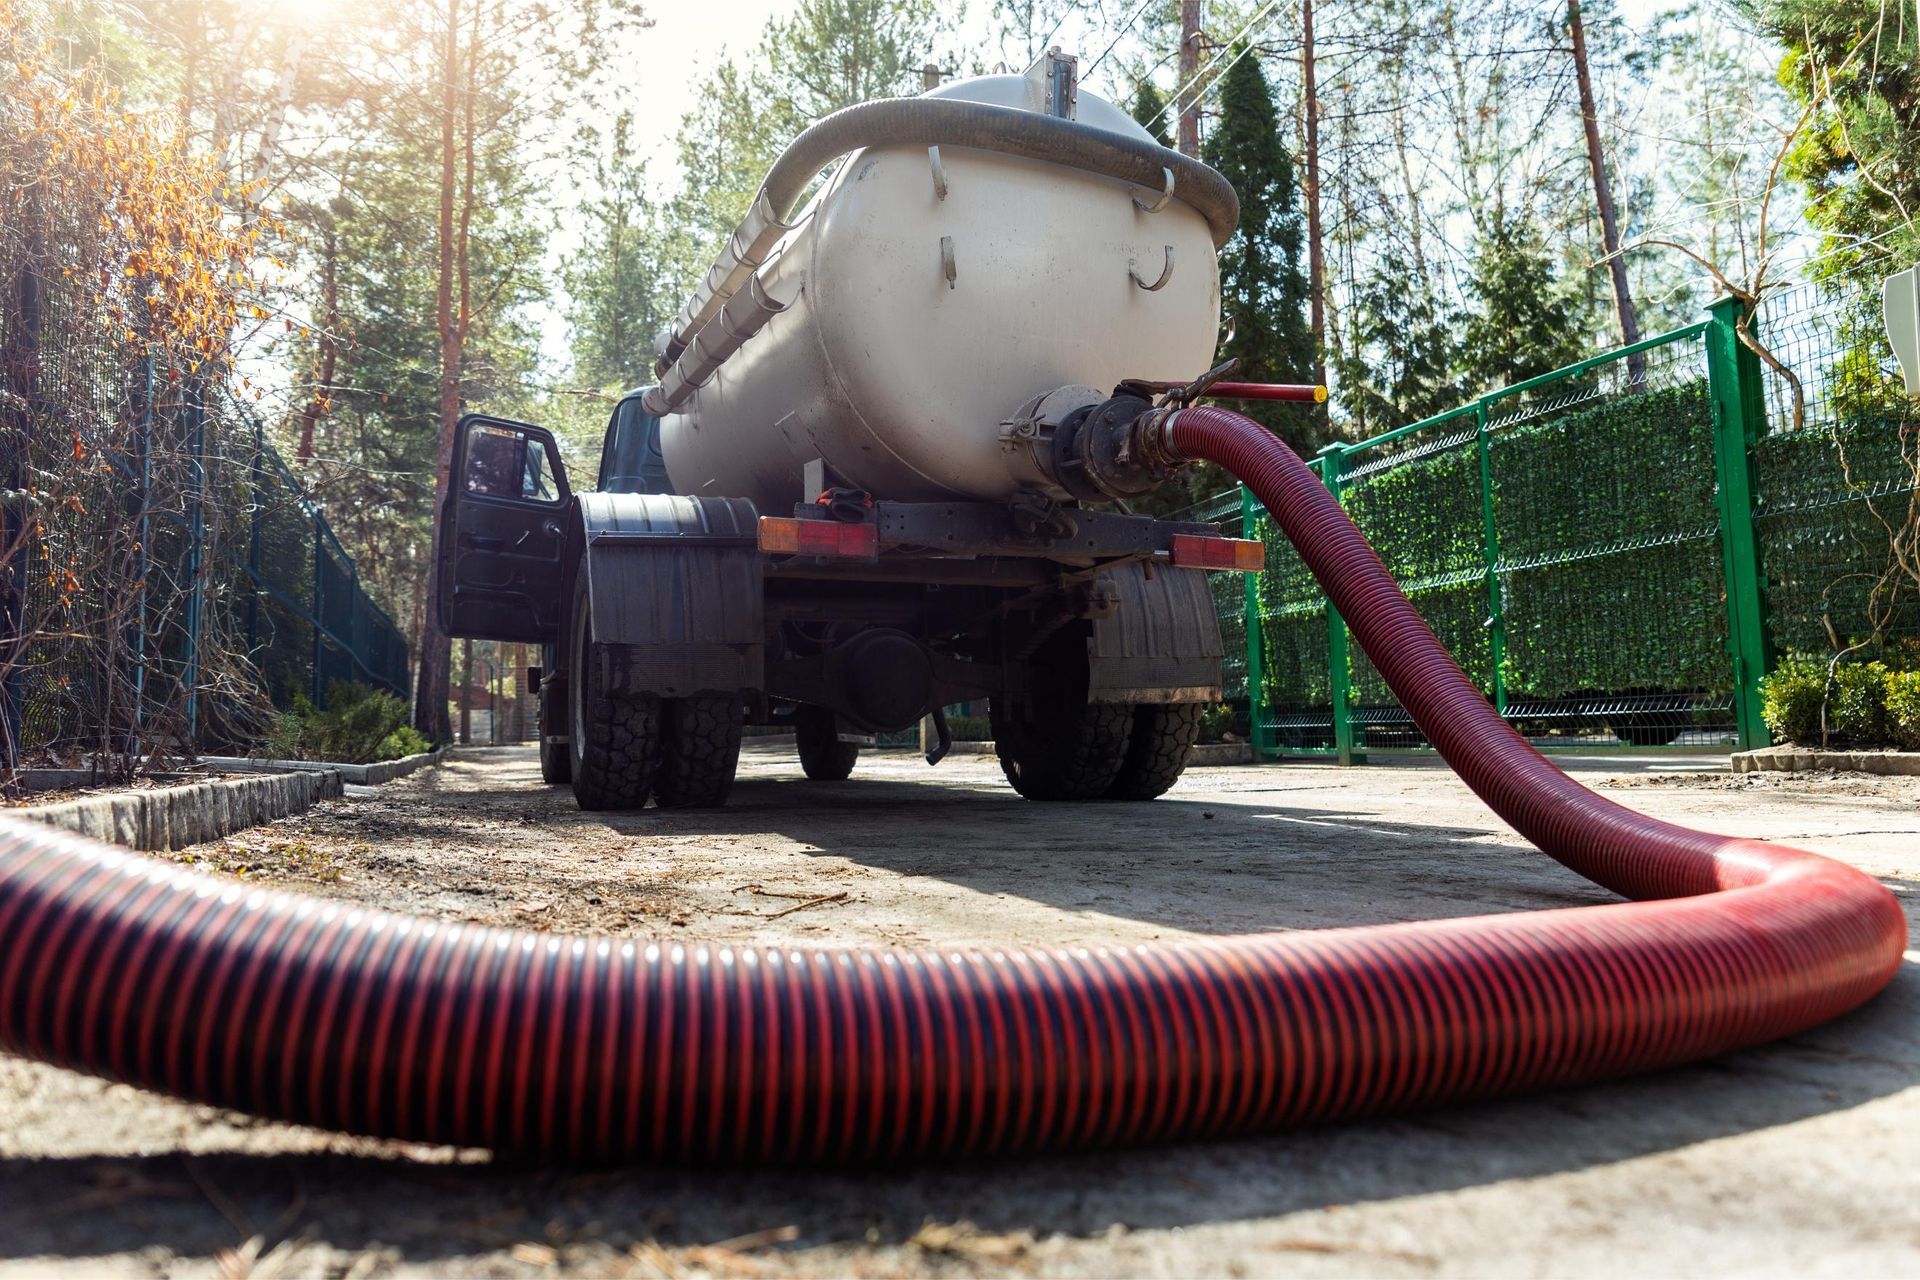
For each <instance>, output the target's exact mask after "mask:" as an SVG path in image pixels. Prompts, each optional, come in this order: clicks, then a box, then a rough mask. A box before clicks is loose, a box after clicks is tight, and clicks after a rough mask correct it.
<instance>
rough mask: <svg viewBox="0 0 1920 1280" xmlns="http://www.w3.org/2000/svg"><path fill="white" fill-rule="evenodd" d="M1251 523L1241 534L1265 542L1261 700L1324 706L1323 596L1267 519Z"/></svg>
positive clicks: (1279, 705) (1327, 693)
mask: <svg viewBox="0 0 1920 1280" xmlns="http://www.w3.org/2000/svg"><path fill="white" fill-rule="evenodd" d="M1252 525H1253V528H1252V531H1251V532H1250V533H1249V534H1248V535H1247V536H1248V537H1252V538H1258V539H1260V540H1261V541H1262V542H1264V543H1266V544H1267V564H1266V568H1264V569H1262V570H1261V572H1260V593H1259V598H1260V604H1261V610H1260V612H1261V619H1260V640H1261V651H1262V655H1263V657H1264V659H1265V661H1266V673H1265V677H1266V678H1265V681H1264V701H1265V704H1266V705H1267V706H1268V707H1269V708H1272V709H1275V710H1285V711H1297V710H1307V709H1313V708H1319V707H1325V706H1328V705H1329V704H1330V703H1331V701H1332V698H1333V693H1332V690H1331V688H1330V686H1329V681H1328V673H1327V612H1326V597H1324V596H1322V595H1321V594H1320V586H1319V584H1318V583H1316V582H1315V581H1314V580H1313V574H1311V573H1310V572H1308V570H1307V566H1306V564H1305V562H1304V561H1302V560H1301V559H1300V556H1299V554H1298V553H1297V552H1295V551H1294V549H1293V544H1292V543H1290V542H1288V541H1287V536H1286V534H1284V533H1282V532H1281V531H1280V528H1279V526H1278V525H1276V524H1274V522H1273V520H1272V519H1271V518H1270V517H1268V516H1266V515H1264V514H1263V515H1259V516H1256V517H1255V518H1254V520H1253V522H1252Z"/></svg>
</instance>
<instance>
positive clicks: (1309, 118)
mask: <svg viewBox="0 0 1920 1280" xmlns="http://www.w3.org/2000/svg"><path fill="white" fill-rule="evenodd" d="M1316 74H1317V71H1316V68H1315V66H1314V55H1313V0H1301V4H1300V91H1301V96H1302V97H1304V98H1305V99H1306V102H1305V115H1306V127H1307V173H1306V181H1305V182H1303V183H1302V184H1301V187H1302V194H1304V195H1305V196H1306V198H1307V298H1308V314H1309V315H1310V317H1311V324H1312V328H1313V376H1314V381H1316V382H1318V383H1320V385H1322V386H1325V385H1326V382H1327V256H1326V249H1325V247H1324V246H1323V245H1322V244H1321V241H1320V95H1319V90H1318V88H1317V87H1316Z"/></svg>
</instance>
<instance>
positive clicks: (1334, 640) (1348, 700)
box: [1320, 444, 1367, 764]
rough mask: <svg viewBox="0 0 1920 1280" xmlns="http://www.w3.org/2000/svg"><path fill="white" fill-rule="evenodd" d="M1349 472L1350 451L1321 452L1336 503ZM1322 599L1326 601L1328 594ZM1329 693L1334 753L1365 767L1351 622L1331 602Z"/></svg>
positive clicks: (1343, 761)
mask: <svg viewBox="0 0 1920 1280" xmlns="http://www.w3.org/2000/svg"><path fill="white" fill-rule="evenodd" d="M1346 469H1347V447H1346V446H1345V445H1342V444H1330V445H1328V446H1327V447H1326V448H1324V449H1322V450H1320V482H1321V483H1322V484H1324V485H1326V486H1327V490H1328V492H1330V493H1332V494H1333V497H1334V500H1335V501H1336V502H1337V501H1339V499H1340V480H1341V477H1342V476H1343V475H1344V474H1345V473H1346ZM1321 596H1322V598H1323V599H1326V593H1325V592H1322V593H1321ZM1327 691H1328V693H1329V694H1330V695H1331V702H1332V707H1331V711H1332V716H1333V752H1334V757H1335V759H1337V760H1338V761H1339V762H1340V763H1341V764H1365V763H1366V762H1367V757H1366V754H1365V748H1366V742H1365V739H1364V738H1361V737H1359V735H1357V734H1356V733H1355V732H1354V725H1353V671H1352V667H1351V665H1350V664H1349V663H1348V661H1347V622H1346V619H1344V618H1342V617H1341V616H1340V611H1339V610H1338V609H1336V608H1334V607H1333V601H1332V600H1331V599H1327Z"/></svg>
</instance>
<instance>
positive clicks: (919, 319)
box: [661, 75, 1220, 514]
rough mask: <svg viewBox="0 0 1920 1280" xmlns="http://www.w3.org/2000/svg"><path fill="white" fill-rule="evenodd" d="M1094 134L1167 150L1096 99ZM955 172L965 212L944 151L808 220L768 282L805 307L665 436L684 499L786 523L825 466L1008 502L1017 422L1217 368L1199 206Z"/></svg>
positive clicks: (922, 152) (1016, 163)
mask: <svg viewBox="0 0 1920 1280" xmlns="http://www.w3.org/2000/svg"><path fill="white" fill-rule="evenodd" d="M1045 91H1046V90H1045V85H1044V84H1043V83H1042V81H1041V80H1040V79H1039V78H1038V77H1030V76H1014V75H999V76H982V77H979V78H976V79H971V80H961V81H956V82H954V83H952V84H948V85H943V86H941V87H940V88H938V89H934V90H932V91H931V92H930V94H929V95H928V96H932V97H951V98H962V99H970V100H973V101H978V102H986V103H992V104H996V105H1000V106H1012V107H1019V108H1022V109H1026V110H1033V111H1039V110H1042V109H1043V102H1044V95H1045ZM1076 118H1077V119H1079V120H1080V121H1081V122H1082V123H1084V124H1088V125H1092V126H1094V127H1097V128H1101V129H1107V130H1111V131H1114V132H1120V133H1127V134H1131V135H1134V136H1136V137H1140V138H1147V137H1148V136H1149V135H1148V134H1147V133H1146V131H1145V130H1143V129H1141V128H1140V126H1139V125H1138V124H1136V123H1135V122H1134V121H1133V119H1132V118H1131V117H1129V116H1128V115H1127V114H1126V113H1125V112H1124V111H1121V110H1120V109H1119V108H1117V107H1115V106H1113V105H1112V104H1110V103H1107V102H1104V101H1102V100H1100V99H1099V98H1096V97H1094V96H1092V95H1091V94H1081V95H1079V98H1078V110H1077V112H1076ZM939 159H940V167H941V168H942V169H943V170H944V184H945V195H944V198H943V197H942V195H941V194H940V193H939V191H938V190H937V184H936V177H935V172H934V165H933V162H932V161H931V160H930V158H929V155H928V152H927V150H926V148H923V147H875V148H869V149H867V150H864V151H858V152H855V153H853V154H852V155H851V156H849V157H847V159H846V160H845V161H844V162H843V163H842V164H841V165H840V167H839V169H838V170H837V171H836V172H835V173H834V174H833V176H832V177H831V178H830V179H829V180H828V181H827V183H826V184H825V185H824V186H823V187H822V189H821V190H820V192H819V193H818V194H817V195H816V196H815V197H814V199H813V200H811V201H810V202H809V203H808V204H807V206H806V207H805V209H804V210H803V211H802V213H801V215H800V217H799V219H798V221H797V222H796V224H795V225H794V227H793V229H792V230H790V231H788V232H787V233H786V234H785V235H784V236H783V237H782V238H781V239H780V241H779V242H778V244H777V245H776V247H775V248H774V250H773V252H772V254H771V255H769V257H768V260H767V262H766V264H765V265H764V266H763V267H762V268H761V269H760V272H759V277H760V281H761V282H762V284H763V285H764V287H765V291H766V293H767V294H769V295H770V296H771V297H772V299H773V300H774V301H776V302H780V303H785V304H786V309H785V310H784V311H782V312H780V313H779V314H777V315H775V316H773V317H772V318H771V319H770V320H768V321H767V322H766V325H765V327H764V328H762V329H761V330H760V331H759V332H758V333H756V334H755V335H754V336H753V337H752V338H750V339H748V340H747V341H746V343H745V344H744V345H743V346H741V347H740V348H739V349H738V350H737V351H735V352H733V353H732V355H730V356H729V357H727V359H726V361H725V363H724V364H722V365H721V366H720V368H719V369H718V370H716V371H715V372H714V374H713V375H712V376H711V378H710V379H709V381H708V382H707V383H706V385H705V386H703V387H701V388H700V389H699V390H698V391H696V392H695V393H694V394H693V396H692V397H691V399H689V400H687V401H686V402H685V403H684V404H682V405H681V407H680V411H679V412H677V413H672V414H669V415H668V416H666V417H665V419H664V420H663V422H662V425H661V448H662V452H663V454H664V455H665V459H666V465H667V472H668V474H669V476H671V478H672V480H673V485H674V488H675V489H676V490H677V491H678V492H680V493H685V494H694V495H700V496H716V497H744V498H750V499H752V500H753V502H754V504H755V505H756V506H757V507H758V508H759V509H760V510H761V512H762V513H768V514H784V513H785V512H786V511H787V510H788V509H790V507H791V506H792V504H793V503H795V502H797V501H800V500H802V499H803V497H804V498H808V499H810V498H811V497H813V495H812V494H803V488H804V485H805V479H804V477H806V476H807V475H808V474H809V470H808V468H809V464H810V463H813V462H814V461H815V460H819V461H821V462H824V464H825V469H826V474H827V476H828V477H829V478H833V477H837V478H838V479H839V480H840V481H841V482H844V483H847V484H850V485H853V486H855V487H858V488H863V489H867V490H869V491H871V492H872V493H873V494H874V495H875V496H877V497H880V498H886V499H894V500H902V501H919V500H938V499H950V498H972V499H1002V498H1006V497H1009V496H1011V495H1012V494H1013V493H1014V492H1015V491H1016V490H1017V489H1018V488H1020V487H1021V484H1020V482H1019V481H1017V480H1016V478H1015V474H1014V471H1012V470H1010V469H1009V455H1008V453H1007V452H1006V451H1004V450H1003V448H1002V445H1001V441H1000V429H1001V423H1002V422H1003V421H1005V420H1006V419H1008V418H1009V416H1010V415H1012V414H1013V413H1014V412H1015V410H1016V409H1018V408H1019V407H1020V406H1021V405H1022V403H1023V402H1026V401H1030V400H1032V399H1033V398H1034V397H1036V396H1038V395H1041V394H1042V393H1045V392H1048V391H1051V390H1053V389H1055V388H1058V387H1062V386H1066V385H1069V384H1076V383H1078V384H1086V385H1089V386H1092V387H1095V388H1098V389H1100V390H1102V391H1103V392H1104V391H1106V390H1109V389H1111V387H1112V386H1113V384H1114V383H1116V382H1118V381H1120V380H1121V379H1124V378H1152V379H1176V378H1177V379H1189V378H1192V377H1195V376H1196V375H1198V374H1200V373H1202V372H1204V371H1205V370H1206V369H1207V368H1208V366H1209V365H1210V364H1211V363H1212V359H1213V354H1214V347H1215V340H1216V336H1217V334H1218V330H1219V322H1220V277H1219V267H1218V263H1217V261H1216V259H1215V255H1214V247H1213V240H1212V237H1211V235H1210V234H1209V230H1208V227H1207V223H1206V221H1205V219H1203V218H1202V217H1201V215H1200V214H1199V213H1198V212H1197V211H1195V210H1194V209H1193V208H1192V207H1190V206H1189V205H1187V204H1185V203H1183V202H1182V201H1181V200H1180V199H1179V196H1178V193H1177V192H1176V193H1175V196H1174V198H1173V199H1171V200H1167V201H1164V202H1161V204H1162V207H1161V208H1160V209H1159V211H1158V212H1149V211H1148V210H1147V209H1146V208H1144V207H1143V204H1152V203H1154V202H1155V201H1156V200H1157V198H1158V196H1159V194H1160V193H1158V192H1151V191H1142V190H1140V189H1139V188H1138V187H1134V186H1131V185H1129V184H1127V183H1125V182H1120V181H1116V180H1114V179H1111V178H1105V177H1101V176H1099V175H1096V174H1092V173H1087V172H1084V171H1082V170H1078V169H1072V168H1067V167H1063V166H1058V165H1049V164H1044V163H1039V162H1036V161H1030V160H1025V159H1021V158H1017V157H1012V156H1006V155H1000V154H996V153H993V152H989V151H980V150H973V149H962V148H955V147H941V148H939ZM1135 196H1139V197H1140V201H1136V200H1135ZM1169 255H1170V257H1169ZM1169 261H1170V262H1171V267H1172V270H1171V273H1170V275H1168V276H1167V278H1166V279H1165V281H1164V283H1162V284H1161V286H1160V287H1159V288H1155V289H1149V288H1147V287H1146V286H1149V285H1153V284H1155V283H1156V282H1159V281H1160V280H1161V277H1162V274H1163V272H1165V271H1166V269H1167V266H1168V264H1169ZM813 474H816V475H817V474H820V473H819V472H818V471H815V472H813Z"/></svg>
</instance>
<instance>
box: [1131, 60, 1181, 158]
mask: <svg viewBox="0 0 1920 1280" xmlns="http://www.w3.org/2000/svg"><path fill="white" fill-rule="evenodd" d="M1128 110H1129V113H1130V114H1131V115H1132V116H1133V118H1134V119H1135V120H1136V121H1138V122H1139V125H1140V127H1141V128H1142V129H1145V130H1146V131H1147V132H1148V133H1150V134H1152V135H1153V140H1154V141H1155V142H1157V143H1159V144H1160V145H1161V146H1163V147H1167V148H1169V149H1171V148H1172V146H1173V134H1172V133H1170V132H1168V130H1167V115H1168V111H1167V95H1166V94H1164V93H1161V92H1160V90H1158V89H1156V88H1155V87H1154V84H1153V81H1151V80H1149V79H1147V78H1146V77H1145V76H1142V77H1141V78H1140V83H1139V84H1137V85H1135V86H1134V89H1133V106H1132V107H1130V108H1129V109H1128Z"/></svg>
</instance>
